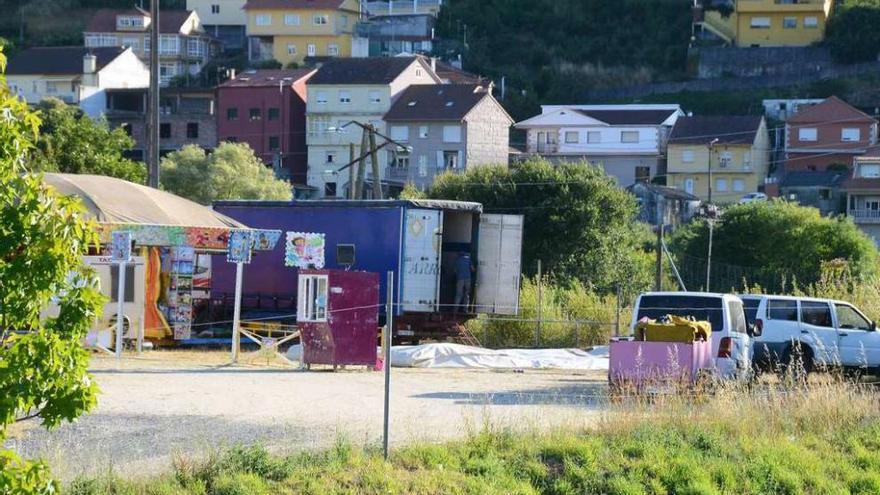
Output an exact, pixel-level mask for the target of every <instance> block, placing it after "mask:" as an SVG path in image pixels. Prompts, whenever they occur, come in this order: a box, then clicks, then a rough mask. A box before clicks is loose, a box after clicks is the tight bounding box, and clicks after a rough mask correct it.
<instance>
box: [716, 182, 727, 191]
mask: <svg viewBox="0 0 880 495" xmlns="http://www.w3.org/2000/svg"><path fill="white" fill-rule="evenodd" d="M715 190H716V191H718V192H726V191H727V179H715Z"/></svg>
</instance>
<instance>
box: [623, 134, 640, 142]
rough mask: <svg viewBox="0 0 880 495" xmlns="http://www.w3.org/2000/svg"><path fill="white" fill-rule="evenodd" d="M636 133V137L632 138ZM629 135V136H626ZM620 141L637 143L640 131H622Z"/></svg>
mask: <svg viewBox="0 0 880 495" xmlns="http://www.w3.org/2000/svg"><path fill="white" fill-rule="evenodd" d="M633 135H635V139H631V138H632V136H633ZM625 136H629V138H625ZM620 142H621V143H626V144H636V143H638V142H639V131H620Z"/></svg>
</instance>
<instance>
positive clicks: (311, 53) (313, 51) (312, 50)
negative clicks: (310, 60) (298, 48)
mask: <svg viewBox="0 0 880 495" xmlns="http://www.w3.org/2000/svg"><path fill="white" fill-rule="evenodd" d="M306 51H307V53H308V55H309V56H310V57H314V56H315V55H317V54H318V50H317V48H316V47H315V45H313V44H311V43H309V45H308V46H307V47H306Z"/></svg>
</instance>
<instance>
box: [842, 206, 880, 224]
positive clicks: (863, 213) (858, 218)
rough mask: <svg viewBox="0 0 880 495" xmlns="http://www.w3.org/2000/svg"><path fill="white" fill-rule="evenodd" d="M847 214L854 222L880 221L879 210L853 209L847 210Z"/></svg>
mask: <svg viewBox="0 0 880 495" xmlns="http://www.w3.org/2000/svg"><path fill="white" fill-rule="evenodd" d="M847 215H848V216H850V217H852V218H853V220H854V221H855V222H856V223H859V222H862V223H880V210H864V209H853V208H850V209H849V210H847Z"/></svg>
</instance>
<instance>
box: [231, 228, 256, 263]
mask: <svg viewBox="0 0 880 495" xmlns="http://www.w3.org/2000/svg"><path fill="white" fill-rule="evenodd" d="M253 243H254V239H253V236H252V235H251V232H250V231H248V230H233V231H232V232H230V233H229V249H227V250H226V261H228V262H230V263H245V264H247V263H250V262H251V249H252V247H253Z"/></svg>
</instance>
